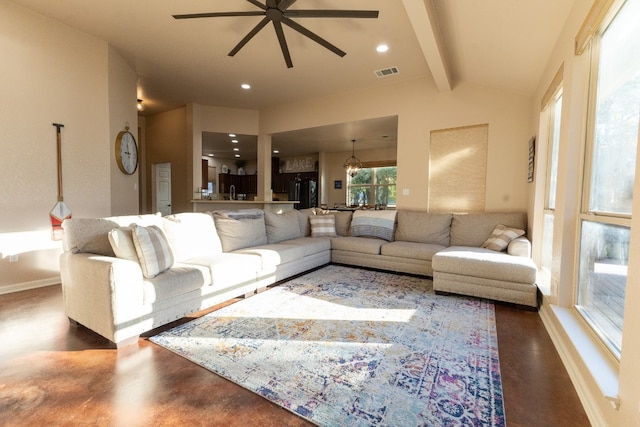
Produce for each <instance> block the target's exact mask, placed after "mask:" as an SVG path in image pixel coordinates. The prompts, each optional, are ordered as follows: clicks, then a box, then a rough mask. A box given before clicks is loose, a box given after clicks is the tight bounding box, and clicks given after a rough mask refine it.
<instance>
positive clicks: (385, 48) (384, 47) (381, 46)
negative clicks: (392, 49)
mask: <svg viewBox="0 0 640 427" xmlns="http://www.w3.org/2000/svg"><path fill="white" fill-rule="evenodd" d="M388 50H389V46H387V45H386V44H379V45H378V46H377V47H376V51H378V52H379V53H384V52H386V51H388Z"/></svg>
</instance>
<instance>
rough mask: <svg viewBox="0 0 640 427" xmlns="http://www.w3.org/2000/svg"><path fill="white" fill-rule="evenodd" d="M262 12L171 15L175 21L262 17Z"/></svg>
mask: <svg viewBox="0 0 640 427" xmlns="http://www.w3.org/2000/svg"><path fill="white" fill-rule="evenodd" d="M263 15H264V12H262V11H258V10H256V11H255V12H209V13H187V14H183V15H172V16H173V17H174V18H175V19H193V18H217V17H220V16H263Z"/></svg>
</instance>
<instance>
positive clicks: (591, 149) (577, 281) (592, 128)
mask: <svg viewBox="0 0 640 427" xmlns="http://www.w3.org/2000/svg"><path fill="white" fill-rule="evenodd" d="M625 3H626V0H624V1H617V2H616V4H615V6H616V7H612V8H611V10H609V11H608V14H607V19H603V20H602V21H601V22H600V24H601V25H600V26H599V28H597V29H596V31H595V32H594V34H593V36H592V37H591V39H590V43H589V46H588V50H587V51H588V52H589V54H590V58H589V72H590V75H589V82H588V102H587V111H586V126H585V137H584V157H583V162H582V182H581V187H582V191H581V200H580V204H579V212H578V215H577V219H578V220H577V221H576V228H577V234H576V250H575V252H574V254H575V266H576V270H575V276H574V286H575V288H574V296H573V307H574V309H575V310H576V311H577V312H578V313H579V315H580V317H581V318H582V319H583V320H584V321H585V323H586V324H587V325H588V326H589V328H590V329H591V330H593V331H594V333H595V334H596V335H597V336H598V338H599V339H600V340H601V341H602V343H603V345H604V347H605V348H606V349H607V350H608V351H609V352H610V353H611V354H612V355H613V356H614V357H615V359H616V360H618V361H619V360H620V357H621V350H622V349H621V342H622V340H621V342H620V343H616V342H614V341H613V340H612V339H611V337H610V335H609V334H607V333H606V332H605V331H604V329H605V327H603V325H602V324H599V323H598V322H596V321H594V318H593V316H592V315H591V314H590V313H589V311H588V310H585V308H583V307H582V306H581V305H580V303H581V292H587V291H588V288H587V286H588V285H587V284H583V283H581V268H582V264H581V263H582V261H583V257H582V246H583V227H584V224H585V223H594V224H603V225H610V226H615V227H624V228H627V229H628V230H629V232H631V220H632V212H631V213H624V212H608V211H601V210H597V209H593V210H592V209H591V202H592V200H591V195H592V189H593V173H594V156H595V150H596V143H597V142H598V141H597V140H596V125H597V120H598V113H599V111H598V110H597V106H598V100H599V97H598V95H599V91H598V85H599V74H600V65H601V64H600V56H601V39H602V37H603V35H604V34H605V33H606V31H607V30H608V29H609V27H610V25H611V24H612V22H613V21H614V20H615V18H616V17H617V16H618V14H619V12H620V11H621V9H622V8H623V7H624V5H625ZM636 150H640V132H639V134H638V140H637V142H636ZM639 167H640V164H638V163H636V164H635V171H634V173H635V175H637V174H638V172H639V171H638V169H639ZM636 178H637V176H636ZM636 197H637V195H636ZM546 203H547V199H546V193H545V207H546ZM598 241H599V242H603V241H602V240H598ZM627 266H628V262H627ZM626 279H627V276H625V281H626ZM625 287H626V285H625ZM624 317H625V316H624V312H623V313H622V322H623V323H624ZM621 336H622V332H621Z"/></svg>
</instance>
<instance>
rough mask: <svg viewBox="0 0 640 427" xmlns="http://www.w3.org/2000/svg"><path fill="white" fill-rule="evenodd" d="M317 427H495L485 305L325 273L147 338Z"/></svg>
mask: <svg viewBox="0 0 640 427" xmlns="http://www.w3.org/2000/svg"><path fill="white" fill-rule="evenodd" d="M150 340H151V341H153V342H155V343H156V344H159V345H161V346H163V347H165V348H167V349H169V350H171V351H173V352H175V353H177V354H179V355H181V356H183V357H185V358H187V359H189V360H191V361H193V362H194V363H197V364H198V365H201V366H203V367H205V368H207V369H209V370H211V371H212V372H215V373H217V374H219V375H221V376H223V377H225V378H227V379H229V380H231V381H233V382H235V383H237V384H239V385H241V386H242V387H245V388H247V389H249V390H251V391H253V392H255V393H257V394H259V395H261V396H263V397H265V398H266V399H269V400H271V401H273V402H275V403H277V404H278V405H280V406H282V407H284V408H286V409H288V410H290V411H292V412H293V413H295V414H298V415H300V416H301V417H303V418H305V419H307V420H309V421H311V422H313V423H315V424H318V425H321V426H347V425H348V426H369V425H373V426H379V425H380V426H381V425H387V426H418V425H427V426H440V425H446V426H503V425H504V424H505V421H504V407H503V400H502V383H501V379H500V363H499V360H498V345H497V336H496V326H495V311H494V307H493V304H491V303H488V302H485V301H482V300H476V299H468V298H462V297H452V296H439V295H435V294H434V293H433V291H432V283H431V281H430V280H428V279H425V278H417V277H409V276H401V275H395V274H390V273H382V272H375V271H367V270H361V269H355V268H349V267H342V266H334V265H330V266H327V267H325V268H323V269H320V270H317V271H314V272H311V273H309V274H307V275H305V276H301V277H299V278H297V279H293V280H291V281H289V282H286V283H284V284H282V285H279V286H276V287H274V288H272V289H269V290H268V291H266V292H263V293H261V294H258V295H256V296H253V297H251V298H248V299H246V300H243V301H240V302H238V303H236V304H232V305H230V306H227V307H224V308H222V309H220V310H218V311H215V312H212V313H210V314H207V315H206V316H203V317H201V318H199V319H196V320H193V321H191V322H189V323H186V324H183V325H181V326H178V327H176V328H174V329H171V330H169V331H166V332H164V333H161V334H159V335H156V336H154V337H151V338H150Z"/></svg>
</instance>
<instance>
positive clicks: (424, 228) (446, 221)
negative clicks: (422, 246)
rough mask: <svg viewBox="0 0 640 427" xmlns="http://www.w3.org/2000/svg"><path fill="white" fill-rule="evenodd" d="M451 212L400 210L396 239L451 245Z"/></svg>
mask: <svg viewBox="0 0 640 427" xmlns="http://www.w3.org/2000/svg"><path fill="white" fill-rule="evenodd" d="M451 217H452V215H451V214H431V213H428V212H418V211H402V210H400V211H398V226H397V228H396V236H395V240H400V241H404V242H416V243H431V244H435V245H442V246H449V240H450V239H449V236H450V233H451Z"/></svg>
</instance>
